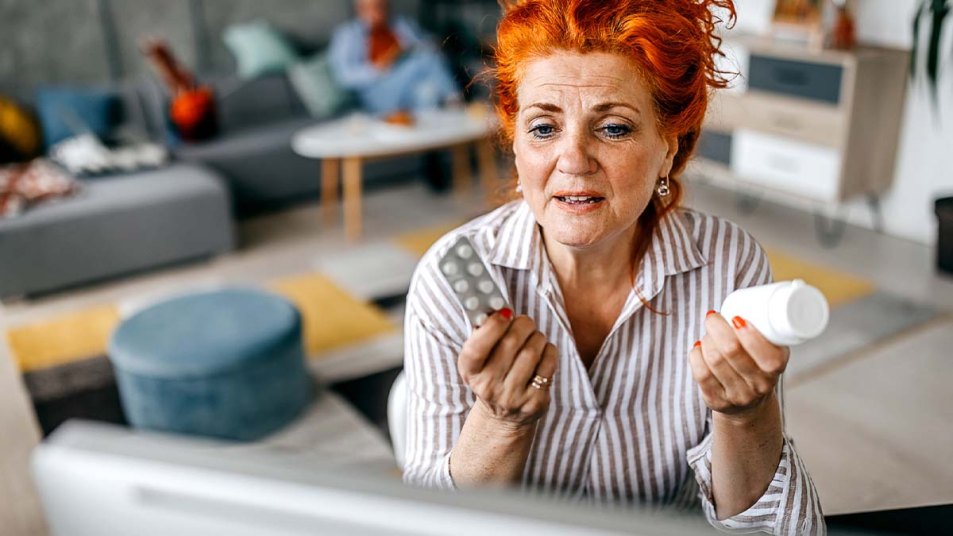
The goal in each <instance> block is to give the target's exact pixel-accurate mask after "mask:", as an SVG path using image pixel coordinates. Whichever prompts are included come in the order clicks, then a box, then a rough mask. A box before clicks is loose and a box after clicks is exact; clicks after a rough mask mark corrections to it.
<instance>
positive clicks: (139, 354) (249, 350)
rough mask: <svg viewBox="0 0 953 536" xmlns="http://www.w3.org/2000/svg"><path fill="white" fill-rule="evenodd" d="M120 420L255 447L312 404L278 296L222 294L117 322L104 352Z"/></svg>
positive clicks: (300, 354)
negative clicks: (112, 376) (113, 374)
mask: <svg viewBox="0 0 953 536" xmlns="http://www.w3.org/2000/svg"><path fill="white" fill-rule="evenodd" d="M109 358H110V360H111V362H112V364H113V368H114V370H115V372H116V381H117V385H118V387H119V395H120V400H121V401H122V407H123V412H124V413H125V415H126V417H127V418H128V419H129V422H130V423H131V424H132V425H133V426H136V427H139V428H148V429H152V430H162V431H168V432H177V433H186V434H199V435H207V436H212V437H219V438H225V439H235V440H239V441H246V440H254V439H258V438H260V437H263V436H264V435H267V434H269V433H272V432H274V431H275V430H278V429H279V428H281V427H283V426H285V425H286V424H288V423H289V422H291V421H292V420H293V419H294V418H295V417H296V416H297V415H298V414H299V413H300V412H301V410H302V409H304V407H305V406H306V405H307V404H308V402H309V401H310V399H311V394H312V385H311V379H310V377H309V375H308V373H307V370H306V368H305V358H304V349H303V346H302V341H301V316H300V315H299V314H298V311H297V309H296V308H295V307H294V306H293V305H292V304H291V303H290V302H288V301H287V300H285V299H284V298H282V297H280V296H276V295H273V294H269V293H266V292H262V291H258V290H252V289H241V288H226V289H221V290H214V291H208V292H201V293H197V294H191V295H186V296H181V297H178V298H172V299H169V300H166V301H164V302H160V303H157V304H154V305H152V306H150V307H147V308H145V309H143V310H141V311H139V312H138V313H136V314H134V315H132V316H130V317H129V318H127V319H125V320H124V321H123V322H122V323H121V324H120V325H119V327H118V328H117V329H116V331H115V333H114V334H113V336H112V339H111V341H110V345H109Z"/></svg>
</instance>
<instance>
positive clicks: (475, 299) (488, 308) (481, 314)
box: [440, 236, 508, 327]
mask: <svg viewBox="0 0 953 536" xmlns="http://www.w3.org/2000/svg"><path fill="white" fill-rule="evenodd" d="M440 272H441V273H442V274H443V276H444V277H445V278H446V279H447V282H448V283H450V287H451V288H453V292H454V294H455V295H456V296H457V300H459V301H460V304H461V305H462V306H463V310H464V311H466V313H467V317H468V318H469V319H470V323H471V324H473V326H474V327H479V326H481V325H482V324H483V323H484V322H486V319H487V317H488V316H489V315H490V314H491V313H493V312H494V311H499V310H500V309H502V308H504V307H507V306H508V305H507V303H506V298H504V297H503V293H502V292H501V291H500V287H498V286H497V285H496V283H494V282H493V278H491V277H490V274H489V271H488V270H487V266H486V263H485V262H483V259H481V258H480V256H479V255H478V254H477V252H476V250H475V249H474V248H473V244H471V243H470V240H469V239H468V238H467V237H465V236H462V237H460V239H459V240H457V241H456V242H455V243H454V244H453V246H452V247H451V248H450V250H449V251H447V253H446V254H445V255H444V256H443V258H442V259H440Z"/></svg>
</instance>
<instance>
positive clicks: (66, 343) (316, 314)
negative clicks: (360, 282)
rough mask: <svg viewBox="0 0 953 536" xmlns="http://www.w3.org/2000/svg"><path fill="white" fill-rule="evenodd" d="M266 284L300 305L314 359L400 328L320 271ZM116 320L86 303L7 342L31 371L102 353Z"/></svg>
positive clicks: (113, 310) (18, 331)
mask: <svg viewBox="0 0 953 536" xmlns="http://www.w3.org/2000/svg"><path fill="white" fill-rule="evenodd" d="M268 287H269V288H270V289H271V290H273V291H274V292H276V293H278V294H281V295H282V296H285V297H286V298H288V299H289V300H291V301H292V302H293V303H294V304H295V305H296V306H297V307H298V310H299V311H300V312H301V318H302V324H303V325H302V328H303V338H304V347H305V351H306V353H307V355H308V356H309V357H310V358H312V359H320V358H321V355H322V353H323V352H325V351H326V350H330V349H334V348H339V347H342V346H347V345H349V344H355V343H358V342H363V341H367V340H370V339H373V338H375V337H378V336H383V335H390V334H394V333H396V332H397V331H398V326H397V325H396V324H395V323H394V322H393V321H391V320H390V319H389V318H388V317H387V315H386V314H385V313H384V311H383V310H381V309H380V308H379V307H377V306H375V305H373V304H370V303H366V302H363V301H360V300H358V299H356V298H354V297H352V296H351V295H349V294H348V293H346V292H345V291H343V290H341V289H340V288H339V287H337V286H336V285H335V284H334V283H332V282H331V281H330V280H329V279H328V278H327V277H325V276H323V275H321V274H317V273H312V274H304V275H300V276H294V277H287V278H282V279H278V280H276V281H273V282H272V283H270V284H269V285H268ZM119 321H120V316H119V311H118V307H116V306H113V305H108V306H103V307H97V308H93V309H86V310H83V311H77V312H73V313H69V314H64V315H60V316H56V317H53V318H50V319H49V320H45V321H42V322H38V323H35V324H29V325H25V326H20V327H15V328H11V329H8V330H7V332H6V335H7V343H8V345H9V348H10V352H11V353H12V355H13V361H14V363H15V364H16V365H17V367H18V368H19V369H20V371H21V372H23V373H27V372H35V371H38V370H43V369H47V368H51V367H55V366H58V365H65V364H68V363H74V362H78V361H81V360H84V359H89V358H92V357H99V356H104V355H106V352H107V348H108V346H109V338H110V336H111V334H112V332H113V330H114V329H115V328H116V326H117V325H118V324H119Z"/></svg>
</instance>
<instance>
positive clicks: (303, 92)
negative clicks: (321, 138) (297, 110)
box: [288, 54, 354, 119]
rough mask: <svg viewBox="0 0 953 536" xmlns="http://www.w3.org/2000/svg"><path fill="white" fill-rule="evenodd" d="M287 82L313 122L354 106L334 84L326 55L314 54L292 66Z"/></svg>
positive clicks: (349, 98)
mask: <svg viewBox="0 0 953 536" xmlns="http://www.w3.org/2000/svg"><path fill="white" fill-rule="evenodd" d="M288 79H289V80H291V85H292V86H294V88H295V91H296V92H297V93H298V98H300V99H301V102H303V103H304V105H305V107H307V108H308V112H310V113H311V117H314V118H315V119H327V118H329V117H333V116H335V115H337V114H338V113H340V112H342V111H343V110H345V109H347V108H348V107H350V106H351V105H352V103H353V102H354V99H353V96H352V95H351V93H350V92H349V91H347V90H346V89H344V88H343V87H341V86H339V85H338V84H337V82H335V80H334V77H333V76H332V75H331V67H330V65H329V63H328V58H327V55H326V54H315V55H314V56H311V57H310V58H308V59H307V60H305V61H301V62H298V63H296V64H294V65H292V66H291V67H290V68H288Z"/></svg>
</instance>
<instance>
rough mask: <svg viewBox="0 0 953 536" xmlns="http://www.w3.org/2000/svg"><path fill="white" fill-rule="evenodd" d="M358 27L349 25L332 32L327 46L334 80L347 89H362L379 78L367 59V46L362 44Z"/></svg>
mask: <svg viewBox="0 0 953 536" xmlns="http://www.w3.org/2000/svg"><path fill="white" fill-rule="evenodd" d="M362 39H364V32H362V31H361V28H360V26H357V25H355V24H349V25H347V26H343V27H341V28H338V29H337V30H335V31H334V35H333V36H332V37H331V44H330V45H329V46H328V62H329V63H330V65H331V71H332V73H333V75H334V79H335V80H336V81H337V83H338V84H340V85H341V86H342V87H344V88H347V89H362V88H365V87H367V86H369V85H370V84H372V83H373V82H374V81H376V80H377V79H378V78H379V77H380V76H381V73H380V71H378V70H377V68H376V67H374V66H373V65H372V64H371V62H370V61H369V60H368V59H367V44H366V43H363V42H362Z"/></svg>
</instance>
